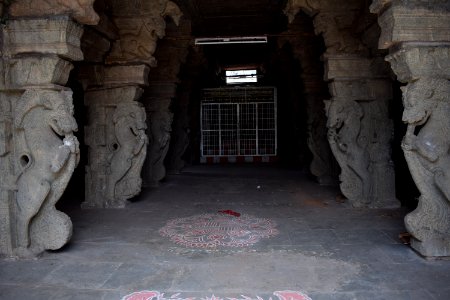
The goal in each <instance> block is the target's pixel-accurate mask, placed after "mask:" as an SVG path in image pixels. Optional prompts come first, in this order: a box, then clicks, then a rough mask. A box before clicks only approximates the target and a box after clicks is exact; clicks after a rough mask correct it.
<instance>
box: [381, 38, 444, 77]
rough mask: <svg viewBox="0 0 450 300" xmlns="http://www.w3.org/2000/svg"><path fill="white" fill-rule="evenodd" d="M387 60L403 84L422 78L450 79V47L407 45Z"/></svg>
mask: <svg viewBox="0 0 450 300" xmlns="http://www.w3.org/2000/svg"><path fill="white" fill-rule="evenodd" d="M386 60H387V61H388V62H390V64H391V67H392V69H393V70H394V72H395V74H396V75H397V78H398V80H399V81H401V82H411V81H414V80H416V79H419V78H421V77H438V78H439V77H441V78H450V45H447V46H446V47H439V46H436V47H429V46H424V47H415V46H413V45H407V44H405V45H403V47H401V48H400V49H399V50H398V51H396V52H394V53H392V54H390V55H388V56H387V57H386Z"/></svg>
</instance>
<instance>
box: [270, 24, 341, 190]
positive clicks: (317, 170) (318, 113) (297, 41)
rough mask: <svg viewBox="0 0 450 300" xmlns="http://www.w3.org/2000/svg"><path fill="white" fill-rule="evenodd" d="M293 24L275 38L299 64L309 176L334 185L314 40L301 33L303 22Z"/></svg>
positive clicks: (335, 170) (334, 169)
mask: <svg viewBox="0 0 450 300" xmlns="http://www.w3.org/2000/svg"><path fill="white" fill-rule="evenodd" d="M299 19H301V18H296V19H295V20H293V21H292V22H291V23H290V24H289V26H288V30H287V31H286V32H285V33H284V34H282V35H281V36H280V37H279V38H278V44H279V47H282V46H283V45H284V44H285V43H289V44H290V45H291V46H292V52H293V54H294V57H295V58H296V59H297V60H298V61H299V62H300V67H301V70H302V73H301V79H302V82H301V84H302V86H303V92H304V97H305V102H306V110H307V118H308V121H307V130H308V141H307V142H308V148H309V150H310V151H311V154H312V161H311V165H310V167H309V169H310V172H311V174H313V175H314V176H316V178H317V181H318V182H319V183H320V184H323V185H329V184H337V183H338V182H337V178H338V171H339V170H338V169H339V167H338V166H337V163H336V160H335V159H334V157H333V154H332V153H331V149H330V145H329V143H328V139H327V127H326V123H327V117H326V115H325V106H324V103H323V99H324V98H325V97H327V96H328V91H327V84H326V83H325V81H324V80H323V68H322V67H321V61H320V55H321V53H320V52H319V49H318V47H317V44H318V41H317V39H318V37H317V36H315V35H313V34H312V35H311V34H308V33H307V32H305V29H304V27H306V26H307V24H304V23H305V21H303V22H301V20H299Z"/></svg>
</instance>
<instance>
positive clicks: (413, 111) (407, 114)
mask: <svg viewBox="0 0 450 300" xmlns="http://www.w3.org/2000/svg"><path fill="white" fill-rule="evenodd" d="M401 90H402V92H403V106H404V108H405V109H404V111H403V116H402V120H403V122H405V123H409V124H416V125H422V124H423V123H425V122H426V120H427V119H428V117H429V115H430V104H431V102H430V101H429V100H428V99H429V98H430V97H432V94H433V93H432V91H430V89H429V87H426V86H424V84H423V83H421V82H420V81H417V82H413V83H411V84H409V85H408V86H406V87H401Z"/></svg>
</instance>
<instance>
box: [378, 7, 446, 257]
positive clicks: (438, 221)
mask: <svg viewBox="0 0 450 300" xmlns="http://www.w3.org/2000/svg"><path fill="white" fill-rule="evenodd" d="M371 10H372V12H374V13H378V14H379V19H378V20H379V23H380V26H381V28H382V37H381V38H380V44H379V47H380V48H389V49H390V53H391V54H390V55H389V56H387V57H386V60H387V61H388V62H390V63H391V67H392V69H393V70H394V72H395V73H396V75H397V78H398V80H399V81H401V82H403V83H407V85H406V86H405V87H403V88H402V91H403V105H404V108H405V110H404V112H403V121H404V122H405V123H406V124H407V125H408V129H407V132H406V136H405V137H404V139H403V142H402V148H403V151H404V153H405V157H406V160H407V162H408V166H409V169H410V171H411V174H412V177H413V179H414V181H415V183H416V185H417V187H418V188H419V190H420V192H421V196H420V199H419V204H418V207H417V209H416V210H415V211H413V212H412V213H410V214H408V215H407V216H406V217H405V225H406V228H407V230H408V231H409V232H410V233H411V234H412V236H413V239H412V242H411V246H412V247H413V248H414V249H415V250H416V251H418V252H419V253H420V254H422V255H424V256H429V257H432V256H450V190H449V186H450V173H449V170H450V154H449V153H450V139H449V134H450V121H449V118H448V116H449V115H450V96H449V95H450V81H449V80H450V3H449V2H448V1H441V0H434V1H427V3H423V2H420V1H409V2H406V1H395V0H390V1H387V0H385V1H374V2H373V4H372V6H371Z"/></svg>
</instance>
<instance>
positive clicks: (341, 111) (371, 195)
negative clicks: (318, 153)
mask: <svg viewBox="0 0 450 300" xmlns="http://www.w3.org/2000/svg"><path fill="white" fill-rule="evenodd" d="M324 59H325V65H326V67H327V70H326V79H327V80H328V81H329V82H330V83H329V87H330V92H331V95H332V98H331V100H330V101H325V104H326V112H327V117H328V121H327V127H328V140H329V142H330V146H331V149H332V151H333V153H334V156H335V157H336V159H337V161H338V163H339V165H340V166H341V175H340V180H341V185H340V187H341V192H342V193H343V194H344V195H345V196H346V197H347V198H348V199H349V200H350V201H351V203H352V205H353V206H355V207H371V208H389V207H398V206H399V205H400V203H399V202H398V201H397V200H396V198H395V173H394V166H393V162H392V161H391V151H390V150H391V149H390V141H391V139H392V133H393V131H392V126H393V125H392V121H391V120H390V119H389V114H388V102H389V101H391V99H392V86H391V82H390V81H389V80H387V79H385V78H383V77H384V76H385V75H384V74H385V73H384V72H380V73H379V74H377V73H376V70H377V68H376V67H375V66H377V65H378V60H377V59H375V60H371V59H367V58H362V57H360V56H350V55H325V58H324Z"/></svg>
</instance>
